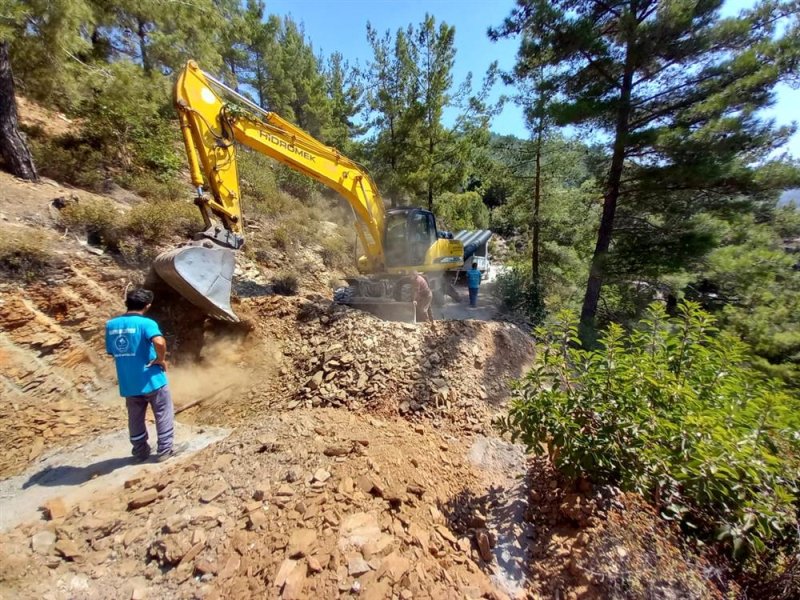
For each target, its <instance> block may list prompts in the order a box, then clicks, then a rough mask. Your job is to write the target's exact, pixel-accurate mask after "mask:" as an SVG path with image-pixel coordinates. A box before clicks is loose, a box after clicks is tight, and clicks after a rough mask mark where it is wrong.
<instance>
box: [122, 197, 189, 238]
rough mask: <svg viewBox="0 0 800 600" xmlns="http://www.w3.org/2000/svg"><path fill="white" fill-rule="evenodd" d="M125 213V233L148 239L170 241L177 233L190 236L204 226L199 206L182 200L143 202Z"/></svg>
mask: <svg viewBox="0 0 800 600" xmlns="http://www.w3.org/2000/svg"><path fill="white" fill-rule="evenodd" d="M125 217H126V218H125V224H124V228H125V233H126V234H127V235H131V236H133V237H135V238H136V239H138V240H140V241H144V242H148V243H159V242H161V243H163V242H167V241H169V240H170V238H172V237H174V236H176V235H177V236H181V237H190V236H191V235H192V234H193V233H195V232H197V231H200V230H201V229H202V228H203V219H202V217H201V216H200V211H199V210H198V209H197V207H196V206H195V205H194V204H192V203H191V202H186V201H180V200H165V201H161V202H141V203H139V204H137V205H135V206H134V207H133V208H132V209H131V211H130V212H128V214H127V215H125Z"/></svg>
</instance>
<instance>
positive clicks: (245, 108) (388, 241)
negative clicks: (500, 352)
mask: <svg viewBox="0 0 800 600" xmlns="http://www.w3.org/2000/svg"><path fill="white" fill-rule="evenodd" d="M174 100H175V108H176V109H177V111H178V115H179V118H180V126H181V131H182V133H183V142H184V145H185V147H186V155H187V157H188V160H189V170H190V173H191V178H192V184H193V185H194V187H195V189H196V192H197V194H196V197H195V199H194V201H195V204H196V205H197V206H198V207H199V209H200V212H201V213H202V216H203V222H204V227H205V230H204V231H202V232H201V233H199V234H198V235H197V237H196V241H195V242H193V243H192V244H190V245H186V246H183V247H179V248H175V249H173V250H170V251H168V252H165V253H163V254H161V255H159V256H158V257H157V258H156V259H155V261H154V263H153V267H154V269H155V271H156V272H157V273H158V275H159V276H160V277H161V278H162V279H163V280H164V281H165V282H166V283H167V284H169V285H170V286H171V287H173V288H174V289H175V290H177V291H178V292H179V293H180V294H181V295H182V296H184V297H185V298H186V299H187V300H189V301H190V302H192V303H193V304H195V305H196V306H198V307H200V308H201V309H203V310H204V311H205V312H206V313H207V314H208V315H210V316H212V317H215V318H218V319H224V320H230V321H237V320H238V318H237V316H236V314H235V313H234V312H233V309H232V308H231V302H230V300H231V289H232V288H231V280H232V277H233V272H234V267H235V258H234V252H235V251H237V250H239V249H241V248H242V246H243V245H244V243H245V237H244V222H243V216H242V204H241V192H240V186H239V175H238V172H237V167H236V143H239V144H242V145H244V146H246V147H248V148H250V149H252V150H254V151H256V152H259V153H261V154H264V155H266V156H268V157H270V158H273V159H275V160H277V161H279V162H281V163H283V164H285V165H287V166H288V167H290V168H292V169H294V170H296V171H298V172H300V173H303V174H304V175H307V176H308V177H311V178H313V179H315V180H317V181H319V182H320V183H322V184H323V185H325V186H327V187H328V188H330V189H332V190H334V191H336V192H338V193H339V194H340V195H341V196H342V197H343V198H344V199H345V200H346V201H347V202H348V204H349V205H350V207H351V208H352V211H353V214H354V217H355V218H354V226H355V229H356V233H357V236H358V239H359V241H360V242H361V248H363V252H364V255H363V256H361V257H360V258H359V259H358V261H357V267H358V271H359V273H361V274H363V275H364V276H362V277H357V278H351V279H349V280H348V283H349V284H350V287H349V288H347V290H346V292H345V293H344V294H340V297H339V298H338V300H340V301H344V302H345V303H349V304H354V305H359V304H365V303H366V304H369V303H370V302H373V303H378V304H380V303H384V302H385V303H391V302H396V301H403V300H405V301H408V300H409V298H408V294H409V290H408V288H409V286H408V284H407V282H408V275H409V274H411V273H413V272H414V271H420V272H424V273H426V274H428V279H429V281H430V282H431V288H432V290H433V291H434V294H437V293H438V294H439V295H441V294H442V293H443V292H444V290H445V289H446V286H447V283H446V280H445V277H444V274H445V272H446V271H447V270H448V269H454V268H458V267H460V266H461V265H462V264H463V262H464V246H463V244H462V243H461V242H460V241H458V240H454V239H452V234H449V233H447V232H441V231H439V230H438V229H437V227H436V219H435V218H434V216H433V214H432V213H431V212H430V211H427V210H424V209H420V208H397V209H392V210H388V211H387V210H386V209H385V208H384V204H383V200H381V197H380V195H379V194H378V190H377V188H376V187H375V183H374V182H373V181H372V179H371V178H370V176H369V175H368V174H367V172H366V171H365V170H364V169H363V168H362V167H361V166H360V165H358V164H357V163H356V162H354V161H352V160H350V159H349V158H347V157H345V156H342V154H340V153H339V152H338V151H337V150H336V149H335V148H331V147H329V146H326V145H325V144H323V143H322V142H320V141H318V140H316V139H314V138H313V137H312V136H311V135H309V134H308V133H306V132H305V131H303V130H301V129H299V128H298V127H296V126H294V125H292V124H291V123H289V122H288V121H286V120H285V119H283V118H281V117H280V116H279V115H277V114H275V113H273V112H268V111H265V110H263V109H262V108H260V107H259V106H258V105H256V104H254V103H253V102H251V101H250V100H248V99H247V98H245V97H244V96H242V95H241V94H239V93H237V92H236V91H235V90H233V89H231V88H230V87H228V86H226V85H225V84H224V83H223V82H221V81H219V80H218V79H215V78H214V77H212V76H211V75H209V74H208V73H206V72H204V71H202V70H201V69H200V68H199V67H198V66H197V64H196V63H195V62H194V61H189V62H188V63H187V64H186V66H185V67H184V69H183V70H182V71H181V72H180V74H179V75H178V79H177V81H176V84H175V97H174Z"/></svg>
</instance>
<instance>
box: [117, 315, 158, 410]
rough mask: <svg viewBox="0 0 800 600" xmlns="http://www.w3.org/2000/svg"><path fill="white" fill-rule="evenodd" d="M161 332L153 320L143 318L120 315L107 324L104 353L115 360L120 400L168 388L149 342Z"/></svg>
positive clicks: (151, 344) (151, 343)
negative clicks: (153, 363)
mask: <svg viewBox="0 0 800 600" xmlns="http://www.w3.org/2000/svg"><path fill="white" fill-rule="evenodd" d="M160 335H161V330H160V329H159V328H158V324H157V323H156V322H155V321H153V319H148V318H147V317H144V316H142V315H122V316H121V317H116V318H114V319H111V320H110V321H108V322H107V323H106V351H107V352H108V353H109V354H110V355H111V356H113V357H114V362H115V363H116V366H117V378H118V379H119V393H120V395H121V396H125V397H128V396H141V395H143V394H149V393H150V392H154V391H156V390H157V389H159V388H161V387H164V386H165V385H167V376H166V375H165V374H164V370H163V369H162V368H161V367H160V366H158V365H153V366H148V365H150V363H151V362H153V361H154V360H155V359H156V350H155V348H154V347H153V342H152V339H153V338H154V337H157V336H160Z"/></svg>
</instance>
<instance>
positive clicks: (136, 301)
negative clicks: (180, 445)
mask: <svg viewBox="0 0 800 600" xmlns="http://www.w3.org/2000/svg"><path fill="white" fill-rule="evenodd" d="M152 303H153V292H151V291H150V290H145V289H135V290H132V291H130V292H128V294H127V296H126V298H125V306H126V307H127V309H128V312H126V313H125V314H124V315H121V316H119V317H114V318H113V319H111V320H110V321H108V322H107V323H106V352H108V353H109V354H110V355H111V356H113V357H114V362H115V363H116V366H117V379H119V394H120V396H122V397H124V398H125V402H126V405H127V408H128V432H129V433H130V437H131V445H132V446H133V449H132V451H131V454H133V456H134V457H136V458H137V459H139V460H146V459H147V458H148V457H149V456H150V444H148V443H147V438H148V435H147V427H146V426H145V415H146V414H147V406H148V405H149V406H150V407H151V409H152V410H153V415H154V416H155V421H156V432H157V433H158V455H157V459H158V461H159V462H161V461H163V460H166V459H168V458H170V457H171V456H174V455H175V454H177V452H178V449H177V448H175V447H174V446H173V430H174V427H175V425H174V421H175V412H174V409H173V406H172V397H171V396H170V393H169V387H168V386H167V374H166V372H167V341H166V340H165V339H164V336H163V335H162V334H161V330H160V329H159V328H158V323H156V322H155V321H153V319H149V318H147V317H145V316H144V313H146V312H147V311H148V310H149V308H150V305H151V304H152Z"/></svg>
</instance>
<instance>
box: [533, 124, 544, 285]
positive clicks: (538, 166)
mask: <svg viewBox="0 0 800 600" xmlns="http://www.w3.org/2000/svg"><path fill="white" fill-rule="evenodd" d="M543 135H544V115H539V124H538V126H537V128H536V155H535V157H534V165H535V171H534V183H533V185H534V187H533V215H532V216H533V218H532V220H531V243H532V245H533V248H532V249H531V275H532V277H533V280H534V281H537V280H538V279H539V228H540V226H541V224H540V223H541V222H540V219H539V206H540V204H541V199H542V136H543Z"/></svg>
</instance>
